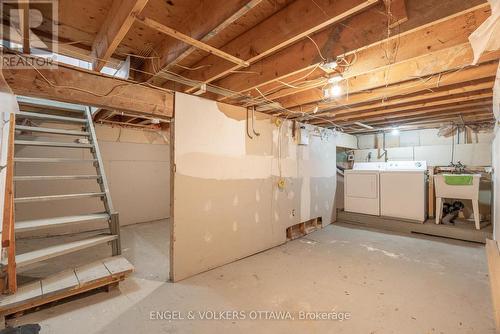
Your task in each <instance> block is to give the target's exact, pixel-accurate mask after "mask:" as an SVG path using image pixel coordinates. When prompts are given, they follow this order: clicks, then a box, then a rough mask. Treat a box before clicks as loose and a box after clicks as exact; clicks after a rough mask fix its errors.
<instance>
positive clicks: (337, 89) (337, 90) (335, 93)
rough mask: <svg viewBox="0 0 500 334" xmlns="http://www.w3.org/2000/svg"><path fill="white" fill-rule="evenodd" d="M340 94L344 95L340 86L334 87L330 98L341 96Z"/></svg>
mask: <svg viewBox="0 0 500 334" xmlns="http://www.w3.org/2000/svg"><path fill="white" fill-rule="evenodd" d="M340 94H342V88H340V86H339V85H333V86H332V87H331V88H330V96H333V97H337V96H340Z"/></svg>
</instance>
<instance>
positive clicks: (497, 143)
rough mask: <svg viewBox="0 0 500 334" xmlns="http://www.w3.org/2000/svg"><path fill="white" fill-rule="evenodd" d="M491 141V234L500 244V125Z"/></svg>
mask: <svg viewBox="0 0 500 334" xmlns="http://www.w3.org/2000/svg"><path fill="white" fill-rule="evenodd" d="M495 132H496V133H495V140H494V141H493V201H494V202H493V235H494V238H495V240H496V241H498V242H499V246H500V127H499V126H498V125H497V126H496V128H495Z"/></svg>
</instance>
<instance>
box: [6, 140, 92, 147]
mask: <svg viewBox="0 0 500 334" xmlns="http://www.w3.org/2000/svg"><path fill="white" fill-rule="evenodd" d="M14 144H16V145H31V146H52V147H74V148H91V147H93V145H92V144H80V143H70V142H56V141H37V140H20V139H16V140H14Z"/></svg>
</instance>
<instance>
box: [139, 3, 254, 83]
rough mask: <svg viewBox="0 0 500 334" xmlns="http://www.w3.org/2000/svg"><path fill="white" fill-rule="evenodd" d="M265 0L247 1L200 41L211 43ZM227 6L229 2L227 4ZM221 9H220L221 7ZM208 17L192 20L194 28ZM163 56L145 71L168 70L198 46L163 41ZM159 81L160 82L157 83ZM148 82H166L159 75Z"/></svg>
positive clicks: (146, 65)
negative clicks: (175, 44)
mask: <svg viewBox="0 0 500 334" xmlns="http://www.w3.org/2000/svg"><path fill="white" fill-rule="evenodd" d="M263 1H264V0H250V1H247V2H246V3H245V4H244V5H243V6H242V7H241V8H239V9H238V10H237V11H236V12H235V13H233V14H232V15H230V16H229V17H228V18H227V19H225V20H224V21H223V22H222V23H219V24H218V25H217V26H216V27H215V28H213V29H212V30H211V31H210V32H208V33H206V34H205V35H204V36H203V37H202V38H201V39H200V42H203V43H209V42H210V41H211V40H212V39H213V38H214V37H215V36H217V35H218V34H220V33H221V32H223V31H224V30H225V29H227V28H228V27H229V26H231V25H232V24H233V23H235V22H236V21H238V20H239V19H241V18H242V17H244V16H245V15H247V14H248V13H249V12H250V11H251V10H253V9H254V8H255V7H257V6H258V5H259V4H260V3H262V2H263ZM225 7H227V4H226V5H225ZM217 9H219V8H218V7H216V8H214V10H217ZM219 10H220V9H219ZM210 14H211V13H206V15H208V16H209V17H212V16H215V15H210ZM208 19H209V18H207V17H206V16H205V17H204V20H203V22H198V24H196V23H197V22H192V24H196V26H195V27H194V28H196V29H201V28H202V27H203V25H205V24H207V23H208V22H207V21H208ZM160 50H162V51H161V52H160V54H161V57H160V60H159V63H158V64H157V67H158V68H155V65H154V64H153V62H152V61H150V62H147V63H145V65H144V71H145V72H146V73H155V74H156V73H162V72H164V71H168V70H170V69H172V68H173V67H174V66H175V65H177V64H180V63H182V62H183V61H184V60H186V59H187V58H188V57H189V56H190V55H191V54H193V53H194V52H195V51H196V50H197V48H196V47H194V46H190V47H187V48H180V47H173V46H172V45H171V43H163V45H162V46H161V47H160ZM157 81H158V83H157ZM148 82H151V83H153V84H161V83H163V82H164V79H163V78H161V77H158V76H155V75H154V76H152V77H151V78H149V79H148Z"/></svg>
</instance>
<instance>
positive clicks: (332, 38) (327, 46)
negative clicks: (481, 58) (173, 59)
mask: <svg viewBox="0 0 500 334" xmlns="http://www.w3.org/2000/svg"><path fill="white" fill-rule="evenodd" d="M381 12H382V13H383V6H382V8H379V7H375V8H373V9H369V10H367V11H365V12H363V13H360V14H358V15H356V16H354V17H352V18H350V19H349V20H347V21H346V23H345V24H343V25H335V26H333V27H331V28H329V29H325V30H324V31H321V32H319V33H317V34H315V35H313V36H311V37H312V38H313V39H314V40H315V42H316V44H317V45H318V46H319V49H320V50H321V53H322V54H323V57H325V58H327V59H336V58H337V57H342V56H344V55H347V56H349V55H352V54H354V53H359V52H361V51H364V50H365V49H368V48H369V49H370V50H371V52H372V53H373V54H376V55H377V56H376V57H372V56H370V57H357V61H359V62H360V64H359V66H358V67H356V66H351V71H352V72H351V73H352V75H355V74H354V73H355V72H356V73H358V74H359V73H364V72H366V71H367V70H374V69H376V68H377V67H379V66H384V67H388V66H389V64H390V63H394V62H396V63H397V62H400V61H401V60H405V59H411V58H414V57H416V56H419V55H423V54H426V53H428V52H429V51H430V52H434V51H438V50H442V49H445V48H449V47H452V46H456V45H458V44H466V43H468V36H469V35H470V33H472V32H473V31H474V30H475V29H476V28H477V27H478V26H479V25H480V24H481V23H482V22H484V20H486V18H487V17H488V16H489V14H490V9H489V6H488V4H483V5H480V6H477V7H474V8H470V9H468V10H465V11H462V12H460V13H457V14H454V15H451V16H448V17H445V18H443V19H440V20H437V21H433V22H426V24H423V25H420V26H419V27H417V28H414V29H411V30H407V31H405V32H402V33H400V34H397V35H394V36H391V37H390V38H389V39H388V38H387V34H386V33H385V31H386V30H387V22H384V19H383V17H382V16H381ZM377 17H380V19H378V20H377V19H374V18H377ZM409 36H411V37H409ZM416 38H418V39H416ZM401 40H405V42H404V43H398V41H401ZM415 40H419V41H422V43H415ZM394 45H398V47H399V48H402V49H404V50H403V51H401V52H400V49H398V52H397V53H396V55H394V52H392V51H394V49H391V48H393V47H394ZM384 50H387V51H388V54H389V56H392V58H395V61H394V59H392V60H393V61H391V62H389V61H388V59H387V57H386V54H385V53H384V54H382V53H381V52H384ZM297 55H300V57H297ZM357 61H356V63H357ZM321 62H322V59H321V57H320V55H319V53H318V50H317V48H316V47H315V45H314V44H312V43H311V41H309V40H304V41H300V42H299V43H295V44H294V45H292V46H290V47H288V48H286V49H284V50H281V51H280V52H277V53H275V54H273V55H271V56H269V57H266V58H264V59H262V60H261V61H259V62H257V63H255V64H253V65H252V66H250V67H249V68H247V69H246V71H245V73H235V74H233V75H231V76H228V77H227V78H224V79H222V80H219V81H217V82H216V83H215V84H216V85H217V86H218V87H223V88H227V89H231V90H234V91H237V92H240V93H243V92H247V91H249V90H252V89H253V88H255V87H261V86H263V85H265V84H269V83H271V82H273V81H276V80H281V79H283V78H284V77H286V76H290V75H293V74H295V73H299V72H303V71H305V70H306V69H311V68H313V67H314V66H316V65H318V64H320V63H321ZM204 63H205V62H204ZM200 64H202V63H200ZM362 64H363V65H362ZM361 65H362V66H361ZM357 68H358V69H359V70H357ZM354 71H355V72H354ZM345 74H346V75H347V73H345ZM349 75H351V74H349ZM251 95H252V96H253V97H256V96H258V94H257V92H252V93H251Z"/></svg>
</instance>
